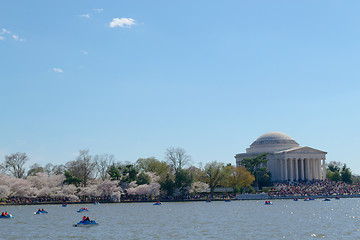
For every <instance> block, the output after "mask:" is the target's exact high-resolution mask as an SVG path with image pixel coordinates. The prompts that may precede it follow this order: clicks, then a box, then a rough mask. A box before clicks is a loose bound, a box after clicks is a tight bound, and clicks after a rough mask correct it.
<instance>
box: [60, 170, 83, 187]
mask: <svg viewBox="0 0 360 240" xmlns="http://www.w3.org/2000/svg"><path fill="white" fill-rule="evenodd" d="M64 175H65V180H64V183H67V184H74V185H75V186H77V187H78V186H79V185H80V183H81V182H82V180H81V179H80V178H77V177H74V176H72V175H71V173H70V172H69V171H66V170H65V172H64Z"/></svg>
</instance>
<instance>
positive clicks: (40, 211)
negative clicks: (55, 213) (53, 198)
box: [34, 210, 48, 214]
mask: <svg viewBox="0 0 360 240" xmlns="http://www.w3.org/2000/svg"><path fill="white" fill-rule="evenodd" d="M43 213H48V212H47V211H45V210H37V211H36V212H34V214H43Z"/></svg>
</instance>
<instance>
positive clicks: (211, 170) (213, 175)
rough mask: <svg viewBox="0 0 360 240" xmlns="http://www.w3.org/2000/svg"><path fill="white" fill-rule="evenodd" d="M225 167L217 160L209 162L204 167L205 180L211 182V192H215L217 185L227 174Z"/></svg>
mask: <svg viewBox="0 0 360 240" xmlns="http://www.w3.org/2000/svg"><path fill="white" fill-rule="evenodd" d="M223 168H224V164H223V163H219V162H217V161H213V162H210V163H207V164H206V165H205V167H204V171H203V172H204V182H205V183H207V184H209V187H210V193H211V194H214V190H215V188H216V186H217V185H218V184H219V183H220V182H221V181H222V180H223V179H224V177H225V176H226V175H225V173H224V171H223Z"/></svg>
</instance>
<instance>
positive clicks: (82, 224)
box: [73, 220, 99, 227]
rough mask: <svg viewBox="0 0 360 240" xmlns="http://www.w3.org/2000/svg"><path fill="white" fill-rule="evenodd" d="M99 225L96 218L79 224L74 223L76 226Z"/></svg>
mask: <svg viewBox="0 0 360 240" xmlns="http://www.w3.org/2000/svg"><path fill="white" fill-rule="evenodd" d="M96 225H99V224H98V223H97V222H95V221H94V220H91V221H80V222H78V223H77V224H74V225H73V226H74V227H91V226H96Z"/></svg>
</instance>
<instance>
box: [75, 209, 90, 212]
mask: <svg viewBox="0 0 360 240" xmlns="http://www.w3.org/2000/svg"><path fill="white" fill-rule="evenodd" d="M87 211H89V210H88V209H87V208H80V209H79V210H77V212H87Z"/></svg>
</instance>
